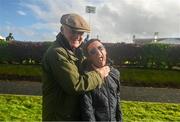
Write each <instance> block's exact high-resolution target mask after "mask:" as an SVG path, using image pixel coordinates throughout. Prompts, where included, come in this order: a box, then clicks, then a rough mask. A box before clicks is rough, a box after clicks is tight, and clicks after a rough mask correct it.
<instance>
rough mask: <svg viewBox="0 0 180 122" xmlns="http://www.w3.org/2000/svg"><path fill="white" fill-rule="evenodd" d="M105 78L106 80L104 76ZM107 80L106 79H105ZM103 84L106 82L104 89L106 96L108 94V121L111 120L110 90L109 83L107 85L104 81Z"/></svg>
mask: <svg viewBox="0 0 180 122" xmlns="http://www.w3.org/2000/svg"><path fill="white" fill-rule="evenodd" d="M105 80H107V78H105ZM107 81H108V80H107ZM105 84H106V90H107V96H108V104H109V112H108V115H109V116H108V118H109V121H111V107H110V102H109V101H110V96H109V95H110V92H109V85H108V82H107V83H106V82H105Z"/></svg>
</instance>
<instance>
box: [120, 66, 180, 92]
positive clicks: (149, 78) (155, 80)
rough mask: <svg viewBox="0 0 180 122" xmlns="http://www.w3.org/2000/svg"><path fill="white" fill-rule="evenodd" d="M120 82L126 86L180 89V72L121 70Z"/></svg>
mask: <svg viewBox="0 0 180 122" xmlns="http://www.w3.org/2000/svg"><path fill="white" fill-rule="evenodd" d="M120 72H121V80H122V81H125V83H126V84H128V85H141V86H160V87H163V86H169V87H176V88H180V71H176V70H154V69H132V68H131V69H127V68H121V69H120Z"/></svg>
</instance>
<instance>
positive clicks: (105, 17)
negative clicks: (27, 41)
mask: <svg viewBox="0 0 180 122" xmlns="http://www.w3.org/2000/svg"><path fill="white" fill-rule="evenodd" d="M22 5H23V6H24V7H26V8H28V9H29V10H31V11H32V12H33V13H34V15H35V17H36V18H38V19H39V20H41V22H38V23H34V24H33V25H32V27H31V30H32V31H33V30H34V31H37V30H43V29H45V30H47V29H49V30H50V33H48V34H46V33H43V34H42V35H39V38H40V37H41V36H43V38H45V37H47V38H49V37H51V38H53V36H54V34H52V33H54V32H57V31H59V27H60V23H59V20H60V17H61V16H62V15H63V14H65V13H72V12H73V13H74V12H75V13H79V14H80V15H82V16H83V17H84V18H85V19H86V20H87V21H89V15H88V14H86V13H85V6H86V5H93V6H95V7H96V13H95V14H91V27H92V30H93V31H92V37H96V36H97V35H98V36H99V37H100V39H102V40H104V41H112V42H121V41H128V42H130V41H131V40H130V39H131V37H132V36H133V35H134V34H135V35H136V37H152V36H153V34H154V32H156V31H158V32H159V36H160V37H168V36H179V33H180V1H179V0H121V1H119V0H93V1H92V0H86V1H81V0H68V1H66V0H39V1H38V2H37V1H36V0H32V1H31V2H29V3H27V2H25V3H22ZM51 32H52V33H51Z"/></svg>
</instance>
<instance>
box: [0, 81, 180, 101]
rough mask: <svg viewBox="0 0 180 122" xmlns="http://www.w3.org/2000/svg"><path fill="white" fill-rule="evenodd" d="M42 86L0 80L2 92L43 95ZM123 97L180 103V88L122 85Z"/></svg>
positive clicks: (126, 98)
mask: <svg viewBox="0 0 180 122" xmlns="http://www.w3.org/2000/svg"><path fill="white" fill-rule="evenodd" d="M41 87H42V84H41V83H40V82H32V81H31V82H29V81H0V94H19V95H42V89H41ZM121 99H122V100H128V101H151V102H169V103H180V89H172V88H151V87H130V86H122V87H121Z"/></svg>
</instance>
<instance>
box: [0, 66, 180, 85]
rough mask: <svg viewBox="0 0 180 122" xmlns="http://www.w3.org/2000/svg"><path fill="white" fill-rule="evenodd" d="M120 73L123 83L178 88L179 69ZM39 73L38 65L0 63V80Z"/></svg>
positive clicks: (35, 75)
mask: <svg viewBox="0 0 180 122" xmlns="http://www.w3.org/2000/svg"><path fill="white" fill-rule="evenodd" d="M120 73H121V80H122V81H124V82H122V84H124V85H126V84H127V85H133V86H134V85H135V86H158V87H176V88H180V77H179V76H180V71H176V70H154V69H132V68H120ZM6 75H7V76H6ZM41 75H42V69H41V66H40V65H10V64H0V78H4V79H1V80H8V78H9V79H10V78H11V79H13V78H14V79H13V80H16V79H17V80H19V79H20V78H21V77H23V76H28V77H37V79H38V81H40V79H41V78H40V76H41ZM4 76H6V77H4ZM16 76H18V77H16ZM19 77H20V78H19ZM6 78H7V79H6ZM27 80H28V78H27Z"/></svg>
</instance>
